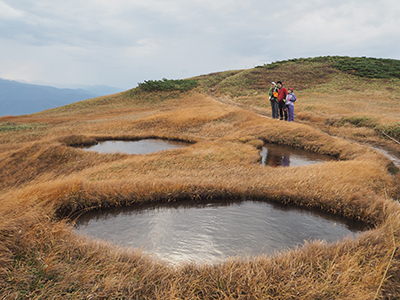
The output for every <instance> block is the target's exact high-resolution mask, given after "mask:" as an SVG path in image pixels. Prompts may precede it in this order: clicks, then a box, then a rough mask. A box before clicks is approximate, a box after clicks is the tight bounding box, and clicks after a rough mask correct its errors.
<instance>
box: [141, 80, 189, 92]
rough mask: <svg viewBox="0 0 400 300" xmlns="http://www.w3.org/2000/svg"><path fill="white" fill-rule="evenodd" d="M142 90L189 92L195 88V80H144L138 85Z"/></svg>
mask: <svg viewBox="0 0 400 300" xmlns="http://www.w3.org/2000/svg"><path fill="white" fill-rule="evenodd" d="M138 85H139V87H140V88H141V89H142V90H145V91H148V92H153V91H176V90H178V91H189V90H191V89H193V88H195V87H197V80H195V79H184V80H183V79H175V80H174V79H166V78H163V79H162V80H145V81H144V82H143V83H139V84H138Z"/></svg>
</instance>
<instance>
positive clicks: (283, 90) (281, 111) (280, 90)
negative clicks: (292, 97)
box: [276, 81, 288, 121]
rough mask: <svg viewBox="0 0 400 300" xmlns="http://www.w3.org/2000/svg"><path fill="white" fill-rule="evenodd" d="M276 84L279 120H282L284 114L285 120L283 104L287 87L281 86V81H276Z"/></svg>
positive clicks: (285, 112)
mask: <svg viewBox="0 0 400 300" xmlns="http://www.w3.org/2000/svg"><path fill="white" fill-rule="evenodd" d="M276 84H277V86H278V105H279V116H280V120H283V116H285V121H287V118H288V116H287V111H286V106H285V100H286V96H287V89H286V88H285V87H284V86H283V84H282V81H278V82H277V83H276Z"/></svg>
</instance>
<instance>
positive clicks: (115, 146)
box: [82, 139, 190, 154]
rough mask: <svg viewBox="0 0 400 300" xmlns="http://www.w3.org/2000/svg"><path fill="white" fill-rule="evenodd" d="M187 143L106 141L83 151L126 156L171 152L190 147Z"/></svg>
mask: <svg viewBox="0 0 400 300" xmlns="http://www.w3.org/2000/svg"><path fill="white" fill-rule="evenodd" d="M189 145H190V144H189V143H186V142H176V141H169V140H160V139H145V140H139V141H105V142H99V143H98V144H96V145H94V146H90V147H84V148H82V149H84V150H88V151H97V152H99V153H116V152H120V153H126V154H147V153H153V152H157V151H161V150H169V149H175V148H182V147H187V146H189Z"/></svg>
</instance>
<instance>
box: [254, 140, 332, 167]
mask: <svg viewBox="0 0 400 300" xmlns="http://www.w3.org/2000/svg"><path fill="white" fill-rule="evenodd" d="M260 156H261V164H262V165H266V166H270V167H289V166H304V165H311V164H315V163H321V162H326V161H331V160H335V158H334V157H332V156H329V155H322V154H316V153H312V152H308V151H305V150H302V149H295V148H292V147H288V146H278V145H274V144H265V145H264V147H263V148H262V150H261V152H260Z"/></svg>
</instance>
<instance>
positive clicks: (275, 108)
mask: <svg viewBox="0 0 400 300" xmlns="http://www.w3.org/2000/svg"><path fill="white" fill-rule="evenodd" d="M268 95H269V101H270V102H271V110H272V119H278V118H279V104H278V102H277V99H278V88H277V86H276V84H275V82H271V87H270V88H269V92H268Z"/></svg>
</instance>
